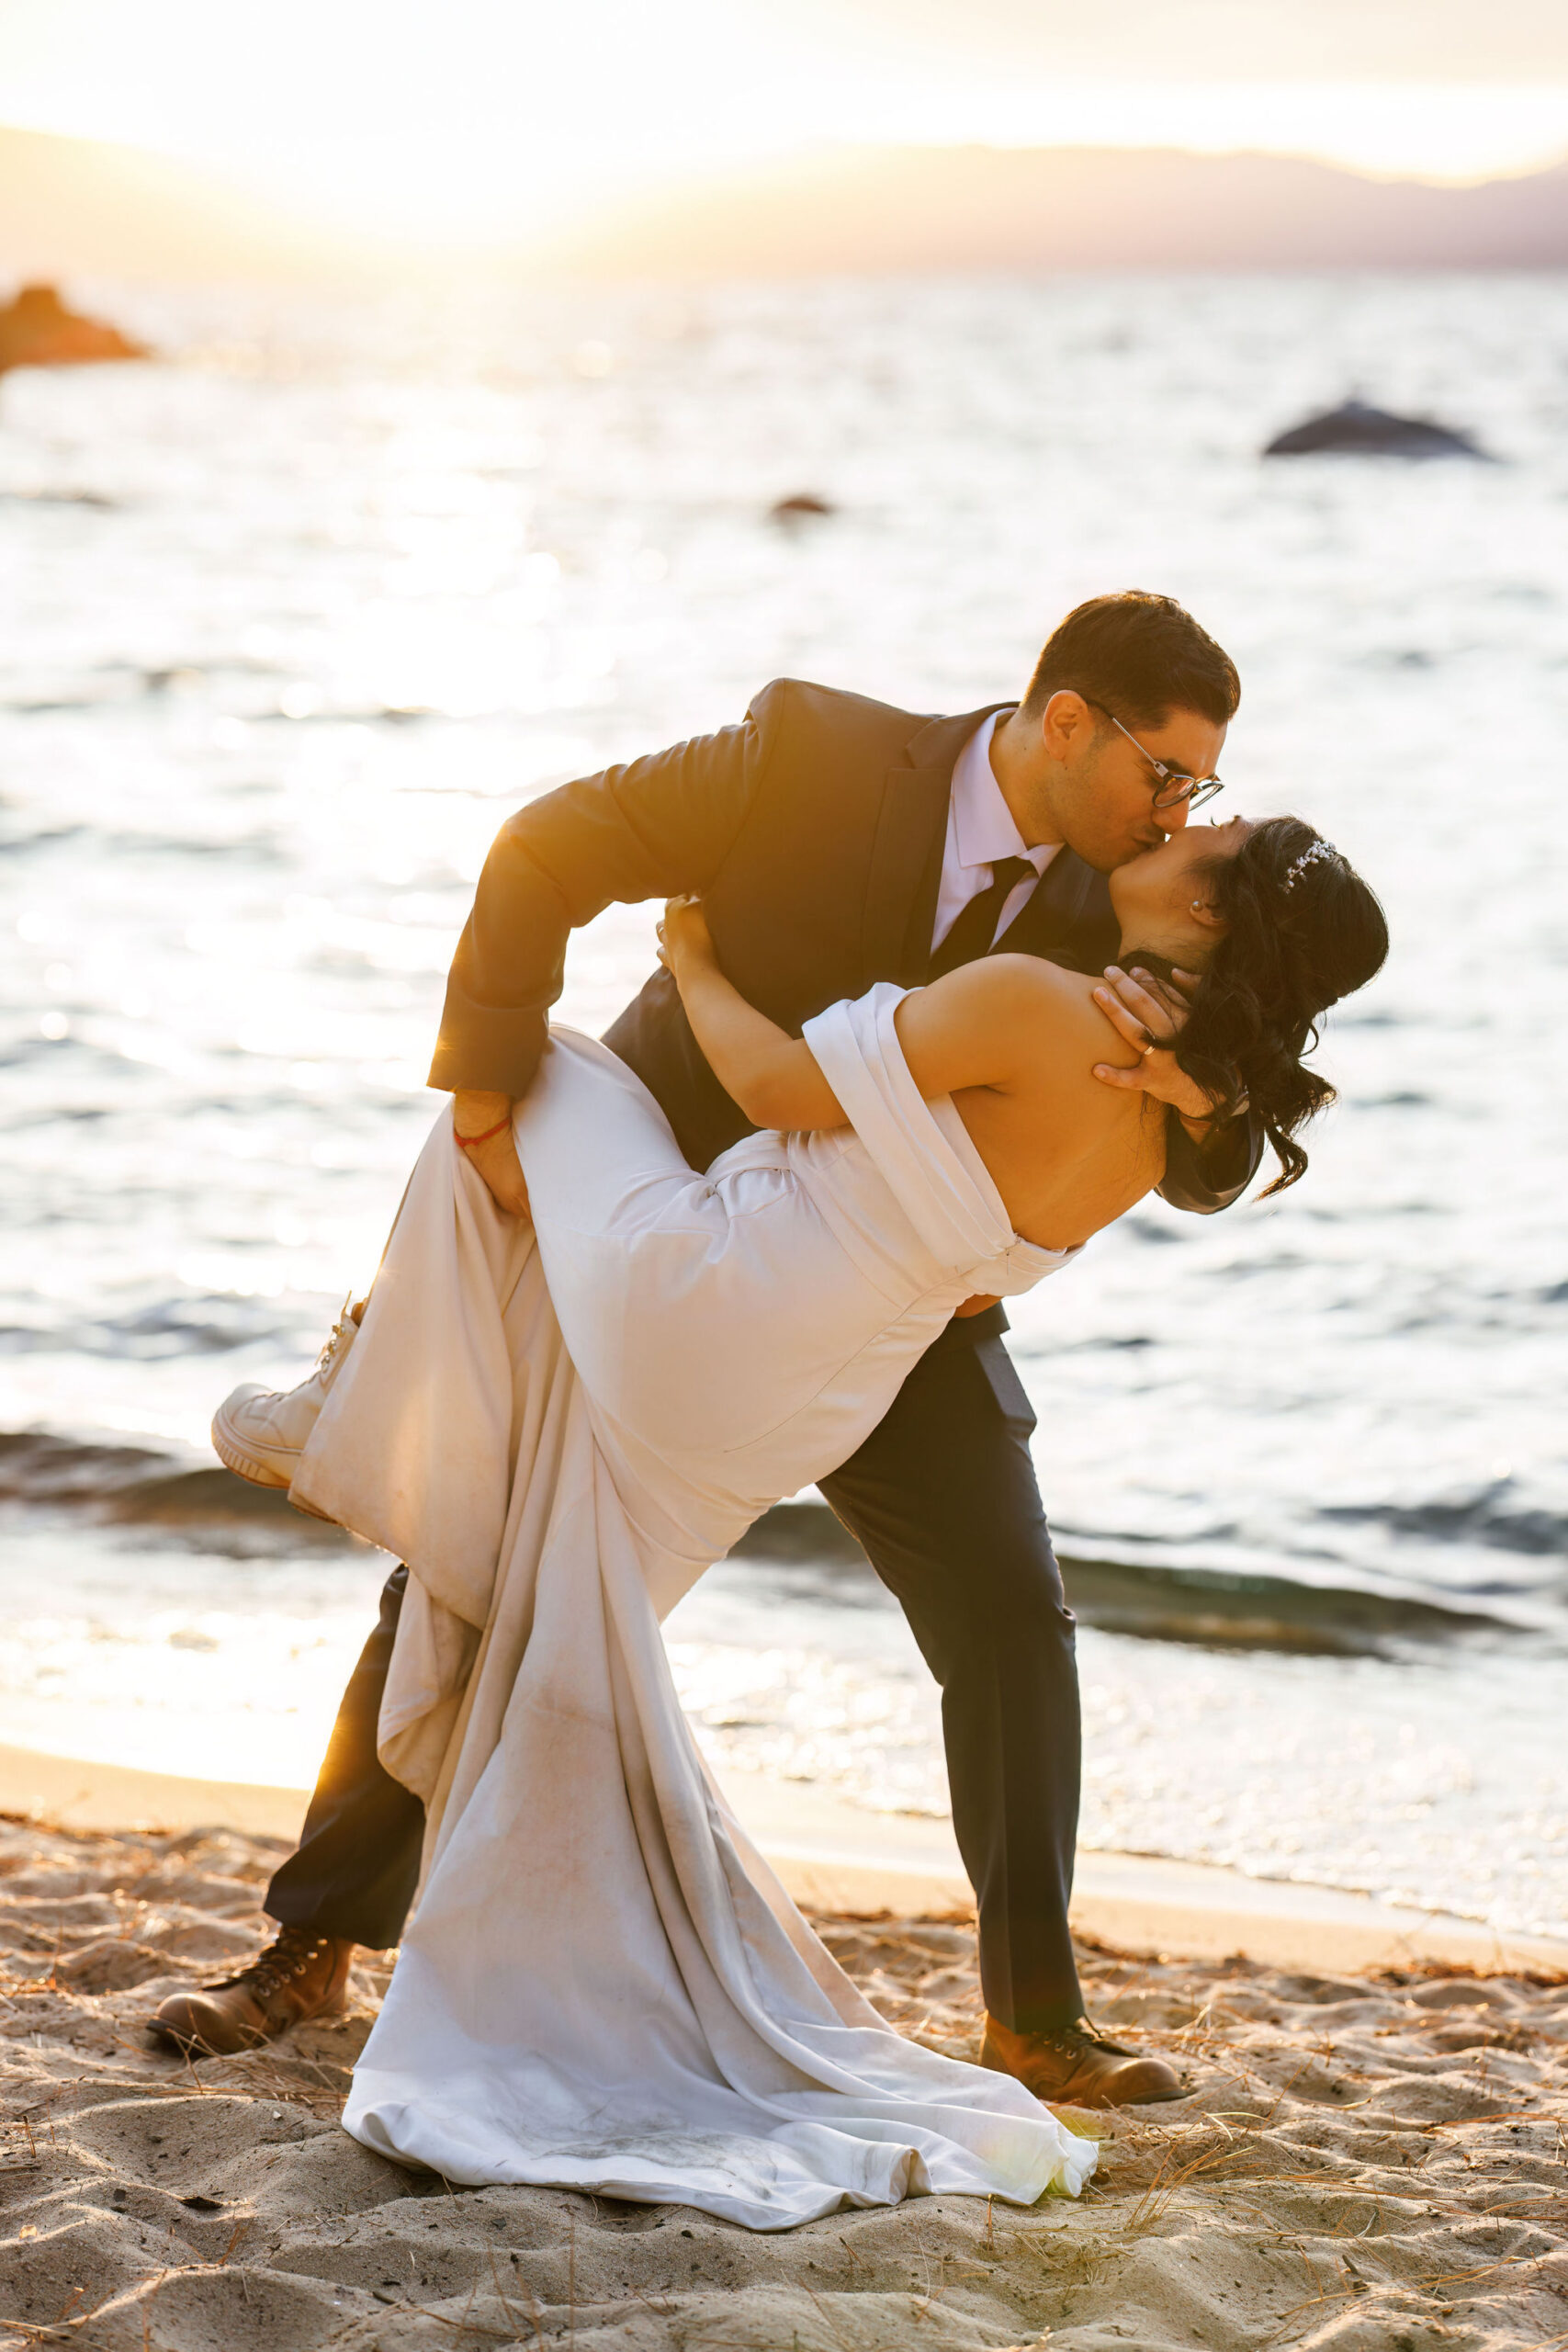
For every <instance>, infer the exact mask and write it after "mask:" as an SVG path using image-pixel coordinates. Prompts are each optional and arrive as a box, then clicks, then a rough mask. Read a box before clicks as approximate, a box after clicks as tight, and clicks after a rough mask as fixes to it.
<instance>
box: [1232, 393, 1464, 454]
mask: <svg viewBox="0 0 1568 2352" xmlns="http://www.w3.org/2000/svg"><path fill="white" fill-rule="evenodd" d="M1323 449H1338V450H1348V451H1349V452H1350V453H1351V454H1352V455H1353V456H1357V457H1371V458H1484V457H1485V455H1486V451H1485V450H1484V449H1483V448H1482V447H1480V446H1479V445H1478V444H1477V443H1476V442H1475V441H1473V440H1472V438H1471V436H1470V435H1469V434H1468V433H1460V432H1457V431H1455V429H1454V428H1453V427H1452V426H1451V425H1447V424H1433V423H1431V421H1430V420H1429V419H1428V418H1427V417H1421V416H1393V415H1391V414H1390V413H1389V412H1388V410H1387V409H1382V408H1369V406H1368V405H1367V403H1366V401H1345V402H1344V403H1343V405H1342V406H1341V407H1339V408H1331V409H1329V410H1327V411H1326V412H1325V414H1324V415H1322V416H1309V417H1308V418H1307V420H1306V422H1305V423H1304V424H1294V425H1292V427H1291V430H1290V431H1289V432H1288V433H1281V434H1280V435H1277V437H1276V438H1275V439H1274V440H1272V441H1270V442H1269V446H1268V447H1267V448H1266V449H1265V450H1264V452H1263V454H1264V456H1265V457H1266V458H1305V457H1312V456H1315V454H1316V453H1317V452H1318V451H1319V450H1323Z"/></svg>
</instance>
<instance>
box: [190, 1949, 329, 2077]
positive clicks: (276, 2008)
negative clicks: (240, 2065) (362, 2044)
mask: <svg viewBox="0 0 1568 2352" xmlns="http://www.w3.org/2000/svg"><path fill="white" fill-rule="evenodd" d="M353 1958H354V1946H353V1945H352V1944H351V1943H349V1942H347V1941H346V1940H345V1939H344V1938H343V1937H342V1936H313V1935H311V1934H310V1930H309V1929H308V1928H284V1929H283V1930H282V1932H281V1933H280V1935H279V1936H278V1939H277V1941H276V1943H275V1944H269V1945H268V1947H267V1949H266V1951H264V1952H262V1953H261V1954H260V1955H259V1957H258V1958H257V1959H255V1960H253V1961H252V1962H251V1964H250V1966H249V1967H248V1968H242V1970H241V1971H240V1973H239V1974H238V1976H230V1977H226V1978H225V1979H224V1981H223V1982H222V1984H220V1985H202V1986H201V1987H200V1989H199V1990H198V1991H197V1992H194V1993H175V1994H173V1995H171V1996H170V1998H169V1999H168V2000H166V2001H165V2002H164V2005H163V2007H162V2008H160V2009H159V2011H158V2013H157V2015H156V2016H155V2017H152V2018H149V2019H148V2021H147V2027H148V2031H149V2032H150V2033H152V2034H155V2035H156V2036H157V2037H158V2039H159V2040H160V2041H167V2042H172V2043H173V2044H174V2047H175V2049H176V2050H179V2051H183V2052H186V2054H187V2055H189V2056H192V2057H197V2058H227V2057H230V2056H231V2055H232V2054H233V2052H235V2051H237V2050H254V2049H256V2048H258V2047H259V2045H260V2044H261V2043H262V2042H264V2041H275V2040H276V2037H277V2036H278V2035H279V2034H280V2033H287V2032H288V2029H289V2027H290V2026H291V2025H302V2024H303V2023H304V2021H305V2019H306V2018H321V2017H331V2016H333V2015H334V2014H335V2013H336V2012H337V2011H338V2010H340V2009H341V2008H342V2007H344V1988H345V1986H346V1985H347V1984H348V1970H349V1963H350V1962H351V1961H352V1960H353Z"/></svg>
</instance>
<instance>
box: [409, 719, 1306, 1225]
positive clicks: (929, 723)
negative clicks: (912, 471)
mask: <svg viewBox="0 0 1568 2352" xmlns="http://www.w3.org/2000/svg"><path fill="white" fill-rule="evenodd" d="M990 707H992V708H997V707H1001V706H998V705H992V706H990ZM986 715H987V714H986V712H985V711H984V710H974V711H967V712H965V713H964V715H963V716H962V717H960V718H920V717H917V716H915V715H914V714H912V713H910V712H908V711H905V710H895V709H893V708H891V707H889V706H888V705H887V704H886V703H878V702H871V701H868V700H867V699H866V698H865V696H863V695H851V694H842V693H840V692H839V691H837V690H836V689H835V688H833V687H829V686H814V685H808V684H803V683H802V682H800V681H799V680H796V679H793V678H776V679H775V680H774V681H773V684H771V685H768V686H764V687H763V689H762V691H761V694H760V695H758V696H757V697H756V699H755V701H754V702H753V703H752V705H751V707H750V710H749V711H748V712H747V714H746V717H745V719H744V721H743V722H742V723H741V725H740V726H739V727H727V728H724V729H721V730H720V732H719V733H717V734H716V735H700V736H696V737H694V739H693V740H692V741H690V742H687V743H677V744H676V745H675V746H674V747H673V748H672V749H671V750H670V751H667V752H654V753H652V754H651V755H650V756H649V757H648V758H646V759H639V760H633V761H630V762H629V763H627V764H626V766H624V767H614V768H607V769H605V770H604V773H603V774H602V775H594V776H588V777H586V778H584V779H583V780H582V781H581V783H578V784H568V785H563V786H561V787H560V789H559V791H558V792H551V793H547V794H546V795H545V796H544V797H543V798H542V799H539V800H536V801H532V802H531V803H530V804H529V806H528V807H527V808H525V809H519V810H518V812H517V814H516V816H514V817H512V818H509V819H508V820H507V822H506V823H505V824H504V825H503V826H502V829H501V831H500V833H499V834H498V835H497V837H496V840H495V843H494V845H493V847H492V848H491V853H490V855H489V857H488V858H487V859H486V861H485V867H484V872H483V873H482V875H481V876H480V877H479V889H478V892H477V893H476V895H475V899H474V908H473V912H472V914H471V915H470V916H469V918H468V924H467V926H466V928H465V930H464V932H463V936H462V939H461V941H460V942H459V944H458V947H457V956H456V957H455V958H454V960H453V965H452V971H451V977H450V978H449V980H448V982H447V989H446V1008H445V1010H444V1012H443V1013H442V1019H441V1035H440V1038H439V1041H438V1043H437V1046H436V1049H435V1058H434V1063H433V1064H432V1067H431V1072H430V1083H431V1085H432V1086H435V1087H443V1088H446V1089H449V1090H454V1091H455V1090H456V1089H457V1088H459V1087H474V1088H483V1089H486V1090H491V1089H493V1090H494V1091H497V1092H501V1093H506V1094H512V1095H519V1094H522V1093H524V1092H525V1090H526V1088H527V1086H528V1083H529V1081H530V1080H531V1079H532V1078H533V1075H534V1071H535V1069H536V1066H537V1063H538V1059H539V1056H540V1054H541V1052H542V1051H543V1049H544V1044H545V1033H546V1023H547V1014H548V1010H549V1007H550V1006H551V1005H552V1004H553V1003H554V1002H555V1001H556V999H557V997H558V995H559V994H560V989H561V981H562V969H563V964H564V959H565V954H566V943H567V935H568V933H569V932H570V931H571V930H572V929H574V928H575V927H576V926H577V925H578V924H580V923H585V922H590V921H592V917H593V916H594V915H596V914H597V913H598V912H599V911H600V910H601V909H602V908H603V907H604V906H607V905H608V904H609V903H610V901H611V900H612V899H619V900H624V901H626V902H635V901H637V900H639V899H664V898H669V897H670V896H671V895H672V894H673V893H674V892H676V891H681V890H695V891H700V892H701V893H702V898H703V907H704V911H705V914H706V916H707V920H708V923H709V926H710V928H711V930H712V933H713V937H714V944H715V945H716V948H717V950H718V955H719V960H720V962H721V963H722V965H723V967H724V969H725V971H726V972H727V973H728V977H729V978H730V979H731V980H733V982H734V983H735V986H736V987H737V988H738V989H739V990H740V993H741V994H742V996H744V997H746V998H747V999H748V1000H749V1001H750V1002H751V1003H752V1004H754V1005H756V1006H757V1007H758V1009H759V1010H760V1011H761V1012H765V1013H767V1014H768V1016H769V1017H770V1019H772V1020H773V1021H776V1022H777V1023H779V1025H780V1027H781V1028H783V1029H786V1030H787V1031H788V1032H789V1033H790V1035H792V1036H796V1037H798V1036H799V1035H800V1032H801V1028H802V1025H803V1023H806V1022H807V1021H809V1020H810V1019H811V1018H812V1016H813V1015H814V1014H815V1013H818V1012H821V1011H822V1010H823V1008H824V1006H826V1005H829V1004H832V1003H834V1002H835V1001H837V1000H838V999H839V998H840V997H856V996H860V995H861V994H863V991H864V990H865V989H868V988H869V987H870V986H871V985H872V983H873V981H874V980H897V981H898V982H900V983H902V984H903V985H904V986H905V987H907V988H913V987H918V986H919V984H920V982H921V981H923V980H924V978H926V971H927V966H928V964H929V961H930V956H931V925H932V922H933V921H934V919H935V910H936V899H937V890H938V887H939V884H940V882H941V878H942V846H943V842H944V839H945V835H946V826H947V804H948V797H949V794H950V792H951V790H952V786H953V767H954V764H955V763H956V761H957V758H958V754H959V752H961V751H962V750H963V748H964V744H965V743H966V742H967V741H968V740H969V737H970V736H971V735H972V734H973V733H974V731H975V729H976V727H977V726H978V725H979V723H980V721H981V719H982V718H985V716H986ZM998 945H1005V946H1006V947H1007V948H1008V949H1010V950H1012V951H1022V952H1024V953H1026V954H1029V955H1032V956H1048V957H1049V958H1050V959H1051V961H1052V962H1053V963H1056V964H1062V965H1066V967H1068V968H1069V969H1070V970H1072V971H1077V972H1100V970H1102V969H1103V967H1104V966H1105V965H1106V964H1108V963H1110V962H1111V961H1112V960H1113V959H1114V957H1115V955H1116V950H1117V945H1118V934H1117V926H1116V922H1115V920H1114V918H1113V916H1112V914H1111V899H1110V893H1109V891H1108V889H1107V887H1106V882H1105V877H1104V876H1103V875H1102V874H1097V873H1096V872H1095V871H1094V869H1093V868H1092V867H1090V866H1088V865H1085V864H1084V863H1083V861H1082V859H1081V858H1079V857H1077V856H1076V855H1075V854H1074V853H1073V852H1072V851H1071V850H1067V849H1064V850H1062V851H1060V852H1059V853H1058V854H1057V855H1056V856H1055V858H1054V859H1053V860H1052V862H1051V864H1050V865H1049V866H1048V867H1047V868H1046V871H1045V874H1044V876H1043V880H1042V881H1041V883H1040V885H1039V887H1038V888H1037V889H1036V890H1035V892H1034V894H1033V896H1032V898H1031V899H1030V900H1029V901H1028V903H1027V904H1026V906H1025V907H1024V910H1023V911H1022V913H1021V915H1020V916H1019V917H1018V919H1017V921H1016V922H1013V923H1012V924H1011V925H1010V928H1009V930H1008V932H1007V934H1006V936H1005V939H1004V940H1002V941H999V942H998ZM605 1042H606V1044H608V1045H609V1046H612V1047H613V1048H614V1050H615V1052H616V1053H617V1054H618V1055H619V1056H620V1057H621V1059H622V1060H623V1061H625V1062H626V1063H628V1064H629V1065H630V1067H631V1068H632V1069H634V1070H636V1071H637V1075H638V1077H639V1078H640V1079H641V1080H643V1082H644V1084H645V1085H646V1086H647V1087H648V1088H649V1091H651V1092H652V1093H653V1094H654V1095H655V1096H656V1097H657V1098H658V1100H659V1103H660V1105H661V1106H662V1108H663V1111H664V1114H665V1116H666V1117H667V1118H668V1119H669V1121H670V1124H671V1126H672V1127H673V1128H674V1130H675V1134H676V1136H677V1137H678V1138H679V1141H680V1144H681V1148H682V1150H683V1151H684V1153H685V1154H686V1157H687V1159H689V1160H690V1161H691V1163H692V1165H693V1166H694V1168H705V1167H707V1166H708V1165H709V1163H710V1162H711V1161H712V1160H713V1159H716V1157H717V1155H718V1154H719V1153H720V1152H721V1151H723V1150H725V1149H726V1148H728V1146H729V1145H730V1144H732V1143H734V1142H736V1141H737V1140H738V1139H739V1136H743V1135H746V1134H748V1133H749V1132H750V1121H749V1120H748V1119H747V1118H746V1117H745V1115H744V1114H743V1113H742V1112H741V1111H740V1110H739V1107H738V1106H737V1105H736V1103H733V1102H732V1101H731V1099H730V1097H729V1096H728V1094H727V1093H726V1092H725V1091H724V1089H723V1088H722V1087H721V1086H720V1084H719V1082H718V1080H717V1079H716V1078H715V1076H714V1074H713V1072H712V1070H711V1069H709V1068H708V1066H707V1063H706V1062H705V1059H704V1058H703V1056H702V1053H701V1051H700V1050H699V1048H698V1046H697V1042H696V1039H695V1038H694V1036H693V1035H692V1031H691V1027H690V1025H689V1023H688V1022H687V1020H686V1016H685V1013H684V1012H682V1007H681V1000H680V997H679V995H678V994H677V992H676V989H675V984H674V982H673V981H672V980H671V978H670V976H669V974H668V973H667V972H664V971H662V970H660V971H659V972H656V973H655V975H654V977H653V978H651V979H650V980H649V982H648V984H647V986H646V987H645V988H644V989H643V990H642V992H641V994H640V995H639V996H637V998H636V999H635V1000H634V1001H633V1002H632V1003H631V1004H630V1005H628V1006H627V1008H626V1012H623V1013H622V1014H621V1016H620V1018H619V1020H618V1021H617V1022H616V1023H615V1026H614V1027H613V1028H612V1029H611V1030H610V1031H609V1032H608V1033H607V1035H606V1039H605ZM1261 1149H1262V1147H1261V1138H1260V1136H1256V1135H1254V1134H1253V1133H1252V1131H1251V1128H1250V1125H1249V1123H1248V1122H1247V1121H1245V1120H1243V1121H1238V1122H1236V1123H1235V1125H1234V1126H1233V1127H1232V1128H1231V1129H1229V1130H1227V1131H1226V1133H1225V1134H1224V1135H1223V1136H1219V1137H1216V1138H1215V1140H1214V1141H1213V1143H1212V1144H1211V1145H1210V1146H1209V1148H1208V1149H1207V1151H1206V1152H1205V1153H1204V1154H1202V1155H1200V1154H1199V1152H1198V1150H1197V1149H1196V1148H1195V1147H1194V1146H1193V1145H1192V1143H1191V1142H1190V1138H1189V1137H1188V1136H1187V1133H1186V1130H1185V1129H1184V1128H1183V1127H1182V1125H1181V1124H1180V1121H1179V1120H1178V1119H1176V1118H1175V1117H1174V1116H1173V1117H1172V1118H1171V1121H1170V1137H1169V1142H1168V1151H1167V1171H1166V1179H1165V1182H1164V1184H1163V1185H1162V1186H1161V1190H1162V1192H1163V1193H1165V1196H1166V1198H1167V1199H1168V1201H1171V1202H1173V1203H1174V1204H1175V1205H1176V1206H1177V1207H1179V1208H1191V1209H1199V1210H1211V1209H1216V1208H1224V1206H1226V1205H1227V1204H1228V1203H1229V1202H1230V1201H1232V1200H1234V1199H1235V1197H1236V1195H1237V1193H1240V1192H1242V1191H1243V1190H1244V1189H1245V1188H1246V1186H1247V1182H1249V1180H1250V1178H1251V1176H1252V1174H1253V1172H1254V1170H1256V1168H1257V1166H1258V1159H1260V1157H1261Z"/></svg>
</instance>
